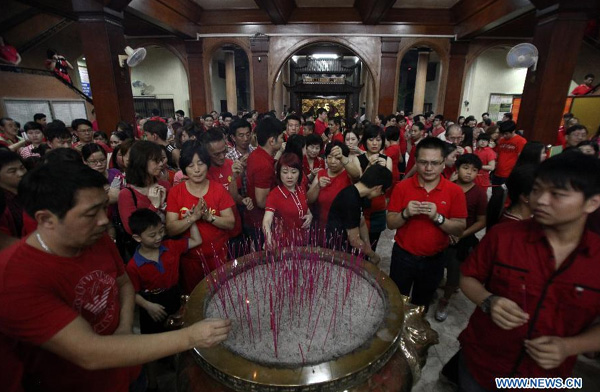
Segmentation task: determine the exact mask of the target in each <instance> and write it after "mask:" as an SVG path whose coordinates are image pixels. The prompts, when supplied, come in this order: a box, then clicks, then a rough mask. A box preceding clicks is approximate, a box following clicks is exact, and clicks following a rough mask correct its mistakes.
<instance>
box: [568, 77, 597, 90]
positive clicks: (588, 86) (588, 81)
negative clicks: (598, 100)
mask: <svg viewBox="0 0 600 392" xmlns="http://www.w3.org/2000/svg"><path fill="white" fill-rule="evenodd" d="M592 84H594V74H587V75H585V76H584V77H583V83H582V84H580V85H579V86H577V87H575V88H574V89H573V91H571V95H585V94H587V93H589V92H590V91H591V90H592V89H593V86H592Z"/></svg>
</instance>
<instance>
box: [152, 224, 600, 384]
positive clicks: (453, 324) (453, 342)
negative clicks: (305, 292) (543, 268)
mask: <svg viewBox="0 0 600 392" xmlns="http://www.w3.org/2000/svg"><path fill="white" fill-rule="evenodd" d="M392 245H393V233H392V232H391V231H389V230H386V231H385V232H384V233H382V235H381V239H380V244H379V245H378V247H377V253H379V254H380V255H381V257H382V261H381V264H380V268H381V269H382V270H383V271H384V272H386V273H389V270H390V257H391V254H392ZM438 294H439V295H441V294H442V291H441V290H438ZM474 307H475V305H473V303H472V302H471V301H469V300H468V299H467V298H466V297H465V296H464V295H463V294H462V292H459V293H457V294H455V295H454V297H453V298H452V300H451V302H450V307H449V312H448V318H447V319H446V321H445V322H443V323H440V322H437V321H435V320H434V318H433V314H434V311H435V306H432V307H431V309H430V311H429V313H428V314H427V316H426V317H427V320H428V321H429V323H430V324H431V326H432V328H433V329H434V330H436V331H437V332H438V334H439V343H438V344H437V345H435V346H433V347H431V348H430V349H429V355H428V357H427V363H426V364H425V367H424V368H423V371H422V375H421V379H420V380H419V381H418V382H417V383H416V384H415V385H414V387H413V389H412V390H413V391H414V392H451V391H454V390H455V389H454V388H453V386H451V385H450V384H448V383H446V382H444V381H442V380H441V379H440V376H439V374H440V371H441V370H442V367H443V366H444V364H445V363H446V362H447V361H448V360H449V359H450V358H451V357H452V356H453V355H454V354H455V353H456V352H457V351H458V348H459V346H458V341H457V339H456V338H457V337H458V335H459V333H460V332H461V331H462V330H463V329H464V328H465V326H466V325H467V322H468V319H469V316H470V315H471V313H472V312H473V309H474ZM573 377H581V378H583V389H582V391H584V392H598V391H600V361H599V360H597V359H596V360H590V359H587V358H585V357H581V358H580V359H579V361H578V362H577V365H576V367H575V372H574V374H573ZM158 382H159V386H160V390H161V391H163V392H175V391H176V386H175V376H174V372H173V371H172V370H169V369H168V368H166V367H165V368H164V369H163V371H162V372H161V375H160V376H159V378H158ZM207 392H208V391H207Z"/></svg>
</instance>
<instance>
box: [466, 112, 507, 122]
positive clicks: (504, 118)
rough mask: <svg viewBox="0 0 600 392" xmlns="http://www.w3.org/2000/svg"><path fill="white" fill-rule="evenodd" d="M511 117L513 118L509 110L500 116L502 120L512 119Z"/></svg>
mask: <svg viewBox="0 0 600 392" xmlns="http://www.w3.org/2000/svg"><path fill="white" fill-rule="evenodd" d="M512 119H513V114H512V113H511V112H507V113H504V115H503V116H502V122H504V121H512ZM465 122H466V121H465Z"/></svg>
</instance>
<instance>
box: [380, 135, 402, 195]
mask: <svg viewBox="0 0 600 392" xmlns="http://www.w3.org/2000/svg"><path fill="white" fill-rule="evenodd" d="M383 154H384V155H386V156H388V157H390V159H391V160H392V186H394V185H396V183H397V182H398V181H400V170H398V163H399V161H400V145H399V144H392V145H390V146H389V147H388V148H386V149H385V150H383Z"/></svg>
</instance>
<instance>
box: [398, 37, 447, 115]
mask: <svg viewBox="0 0 600 392" xmlns="http://www.w3.org/2000/svg"><path fill="white" fill-rule="evenodd" d="M399 73H400V78H399V82H398V105H397V110H399V111H404V112H409V111H410V112H413V113H415V114H417V113H425V112H428V111H432V112H436V113H437V112H439V111H440V110H441V109H442V108H439V107H438V95H439V89H440V80H441V75H442V63H441V58H440V55H439V54H438V52H437V51H436V50H435V49H433V48H431V47H429V46H426V45H419V46H414V47H411V48H410V49H409V50H408V51H407V52H406V53H405V54H404V56H403V57H402V61H401V62H400V71H399Z"/></svg>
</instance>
